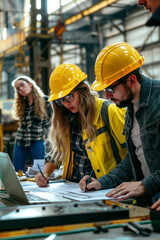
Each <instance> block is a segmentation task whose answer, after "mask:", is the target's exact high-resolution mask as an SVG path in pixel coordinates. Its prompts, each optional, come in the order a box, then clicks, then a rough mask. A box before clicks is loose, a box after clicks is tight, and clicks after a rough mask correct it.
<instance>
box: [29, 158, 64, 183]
mask: <svg viewBox="0 0 160 240" xmlns="http://www.w3.org/2000/svg"><path fill="white" fill-rule="evenodd" d="M44 164H45V160H44V159H34V161H33V166H32V167H28V170H27V172H26V175H27V176H28V177H35V175H36V174H37V173H38V172H39V168H38V165H39V166H40V169H41V170H42V171H43V168H44ZM62 173H63V166H60V168H59V169H55V170H54V171H53V173H52V174H51V175H50V177H49V179H56V178H59V177H61V176H62Z"/></svg>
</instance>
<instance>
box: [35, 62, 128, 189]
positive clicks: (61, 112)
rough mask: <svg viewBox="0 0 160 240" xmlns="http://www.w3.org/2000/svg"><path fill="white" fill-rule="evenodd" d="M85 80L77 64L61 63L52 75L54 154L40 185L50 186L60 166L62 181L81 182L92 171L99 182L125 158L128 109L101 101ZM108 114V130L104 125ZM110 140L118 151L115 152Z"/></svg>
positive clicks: (52, 135)
mask: <svg viewBox="0 0 160 240" xmlns="http://www.w3.org/2000/svg"><path fill="white" fill-rule="evenodd" d="M86 78H87V75H86V74H85V73H84V72H82V71H81V69H80V68H79V67H78V66H76V65H74V64H61V65H59V66H58V67H57V68H55V70H54V71H53V72H52V74H51V76H50V89H51V94H50V97H49V101H53V112H54V114H53V122H52V131H51V139H52V141H53V143H54V144H53V146H54V147H53V149H52V154H49V155H48V156H46V164H45V167H44V169H43V174H44V177H45V178H43V177H42V175H41V174H40V173H38V174H37V175H36V182H37V185H38V186H41V187H45V186H47V180H48V177H49V175H50V174H51V173H52V171H53V170H54V169H55V168H57V167H59V166H60V165H61V164H63V174H62V178H63V179H68V180H71V181H74V182H79V181H80V179H81V178H82V177H83V176H84V175H86V174H90V173H91V171H92V170H93V174H92V176H94V177H95V178H97V179H98V178H99V177H100V176H102V175H104V174H106V173H109V172H110V171H111V169H113V168H114V167H115V166H116V165H117V164H118V163H119V162H120V161H121V160H122V159H123V158H124V156H125V155H126V148H125V137H124V136H123V135H122V131H123V127H124V115H125V109H119V108H117V107H116V105H115V104H110V103H109V102H108V101H105V100H104V99H100V98H98V97H97V96H96V95H95V93H94V92H93V91H91V89H90V86H89V85H88V83H87V82H86V80H85V79H86ZM102 115H104V116H102ZM107 115H108V121H109V127H108V126H106V124H105V123H104V118H105V116H107ZM109 131H110V133H109ZM111 139H112V140H113V141H114V142H115V149H112V143H111ZM114 150H115V151H114Z"/></svg>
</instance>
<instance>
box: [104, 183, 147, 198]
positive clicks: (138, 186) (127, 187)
mask: <svg viewBox="0 0 160 240" xmlns="http://www.w3.org/2000/svg"><path fill="white" fill-rule="evenodd" d="M145 192H146V188H145V186H144V185H143V183H142V182H141V181H137V182H123V183H122V184H120V185H119V186H118V187H116V188H115V189H114V190H112V191H110V192H109V193H107V194H106V196H107V197H113V198H117V197H122V196H123V197H122V198H123V199H127V198H132V197H138V196H141V195H143V194H144V193H145Z"/></svg>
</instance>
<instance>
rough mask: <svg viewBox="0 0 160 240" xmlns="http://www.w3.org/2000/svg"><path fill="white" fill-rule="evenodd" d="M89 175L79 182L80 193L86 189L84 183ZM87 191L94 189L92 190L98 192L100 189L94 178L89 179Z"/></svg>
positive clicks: (100, 186)
mask: <svg viewBox="0 0 160 240" xmlns="http://www.w3.org/2000/svg"><path fill="white" fill-rule="evenodd" d="M88 178H89V175H85V176H84V177H83V178H82V179H81V180H80V182H79V187H80V189H81V190H82V191H84V190H85V189H86V183H87V181H88ZM87 189H88V190H90V189H94V190H100V189H102V185H101V183H100V182H99V181H97V180H96V179H95V178H92V177H91V180H90V183H88V185H87Z"/></svg>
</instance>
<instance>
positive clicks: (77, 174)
mask: <svg viewBox="0 0 160 240" xmlns="http://www.w3.org/2000/svg"><path fill="white" fill-rule="evenodd" d="M70 121H71V122H72V124H71V126H72V127H71V146H72V151H73V152H74V167H73V175H72V179H71V180H72V181H74V182H79V181H80V180H81V178H82V177H84V176H85V175H90V173H91V171H92V166H91V162H90V160H89V158H88V155H87V152H86V149H85V145H84V142H83V139H82V130H81V127H79V126H78V125H77V122H78V121H77V118H76V115H75V117H74V116H72V117H70ZM92 176H93V177H94V178H96V175H95V173H93V175H92Z"/></svg>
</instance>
